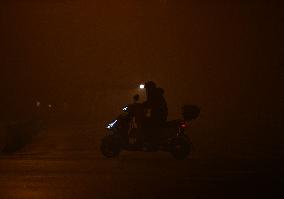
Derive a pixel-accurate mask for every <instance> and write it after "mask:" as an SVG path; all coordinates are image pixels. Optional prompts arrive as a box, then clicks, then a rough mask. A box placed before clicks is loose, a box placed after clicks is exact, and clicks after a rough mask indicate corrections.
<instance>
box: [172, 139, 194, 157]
mask: <svg viewBox="0 0 284 199" xmlns="http://www.w3.org/2000/svg"><path fill="white" fill-rule="evenodd" d="M190 152H191V144H190V142H189V141H188V140H187V139H185V138H183V137H177V138H174V139H173V140H172V142H171V153H172V155H173V156H174V158H175V159H177V160H184V159H186V158H187V156H188V155H189V154H190Z"/></svg>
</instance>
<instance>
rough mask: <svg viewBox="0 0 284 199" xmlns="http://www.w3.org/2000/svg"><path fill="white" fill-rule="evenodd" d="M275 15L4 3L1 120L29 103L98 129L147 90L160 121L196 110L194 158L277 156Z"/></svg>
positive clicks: (189, 7) (270, 9) (228, 8)
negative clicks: (159, 97)
mask: <svg viewBox="0 0 284 199" xmlns="http://www.w3.org/2000/svg"><path fill="white" fill-rule="evenodd" d="M281 12H282V9H281V6H280V4H277V3H276V2H273V1H249V3H248V2H246V1H232V2H229V1H214V3H213V1H190V0H179V1H174V0H161V1H159V0H152V1H147V0H135V1H134V0H120V1H116V0H97V1H88V0H68V1H67V0H66V1H65V0H43V1H35V0H22V1H20V0H10V1H8V0H3V1H1V3H0V65H1V68H0V70H1V71H0V89H1V99H0V102H1V104H0V110H1V120H2V122H6V121H10V120H23V119H27V118H31V117H33V116H32V115H33V113H34V111H35V109H36V106H35V105H36V101H40V102H41V109H42V110H43V112H45V115H48V118H56V120H57V121H58V122H61V121H62V122H63V120H64V121H65V122H66V121H70V122H75V121H84V122H90V123H92V122H98V123H100V124H101V126H104V125H105V123H106V122H107V121H108V120H110V119H112V118H113V117H114V116H115V115H116V114H117V113H119V110H120V107H122V106H123V105H124V104H126V103H129V102H130V101H131V97H132V95H133V94H134V93H136V92H138V91H137V89H136V88H137V86H138V84H139V83H141V82H144V81H146V80H154V81H156V83H157V84H158V85H159V86H161V87H163V88H164V89H165V95H166V98H167V101H168V106H169V113H170V114H169V118H170V119H173V118H177V117H179V115H180V107H181V106H182V105H183V104H196V105H199V106H200V107H201V108H202V113H201V116H200V118H199V119H198V120H197V121H196V122H195V123H194V132H193V133H192V136H193V139H194V141H195V144H196V146H197V147H198V148H199V150H198V151H199V153H200V154H203V155H208V156H212V155H214V156H224V155H225V156H241V157H270V158H274V157H276V158H279V157H283V144H282V140H283V132H282V130H283V106H284V104H283V101H284V100H283V74H284V73H283V35H284V34H283V30H282V27H283V20H282V19H281V17H282V16H281V14H282V13H281ZM48 104H52V110H49V112H52V113H48V114H47V112H48V111H47V109H48V108H47V105H48ZM43 114H44V113H43ZM46 117H47V116H46ZM98 139H99V138H98Z"/></svg>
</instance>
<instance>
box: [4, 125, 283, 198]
mask: <svg viewBox="0 0 284 199" xmlns="http://www.w3.org/2000/svg"><path fill="white" fill-rule="evenodd" d="M102 135H103V133H102V132H101V131H100V129H99V128H97V127H96V126H90V125H72V126H70V125H69V126H67V125H61V126H57V127H50V128H48V129H46V130H45V131H44V132H42V133H41V134H40V135H38V137H36V138H35V139H34V140H33V143H31V144H29V145H28V146H27V147H25V148H24V149H23V150H21V151H19V152H17V153H13V154H1V155H0V199H8V198H9V199H10V198H17V199H31V198H37V199H39V198H41V199H46V198H54V199H56V198H62V199H63V198H74V199H75V198H76V199H78V198H259V197H260V196H267V197H268V198H271V196H274V195H276V194H279V193H280V194H281V189H279V187H280V188H281V185H282V184H283V172H280V171H281V164H276V162H275V161H272V160H267V159H265V160H259V159H258V160H256V159H241V158H231V159H229V158H213V157H210V158H208V157H206V158H205V157H198V156H197V155H194V154H193V155H192V156H191V157H189V158H188V159H187V160H185V161H177V160H174V159H173V158H172V157H171V155H170V154H168V153H162V152H156V153H143V152H126V151H123V152H122V153H121V155H120V156H119V157H118V158H116V159H106V158H104V157H102V155H101V153H100V151H99V141H100V140H99V138H100V137H101V136H102ZM272 198H274V197H272Z"/></svg>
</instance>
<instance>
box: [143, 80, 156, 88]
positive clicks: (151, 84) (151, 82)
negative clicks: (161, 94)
mask: <svg viewBox="0 0 284 199" xmlns="http://www.w3.org/2000/svg"><path fill="white" fill-rule="evenodd" d="M145 88H146V89H155V88H157V86H156V84H155V82H153V81H147V82H146V83H145Z"/></svg>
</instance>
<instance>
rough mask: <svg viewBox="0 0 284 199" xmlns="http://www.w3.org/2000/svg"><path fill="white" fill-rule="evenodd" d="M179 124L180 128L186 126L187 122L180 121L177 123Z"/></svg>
mask: <svg viewBox="0 0 284 199" xmlns="http://www.w3.org/2000/svg"><path fill="white" fill-rule="evenodd" d="M179 126H180V128H183V129H185V128H187V127H188V124H187V123H186V122H181V123H180V124H179Z"/></svg>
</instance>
